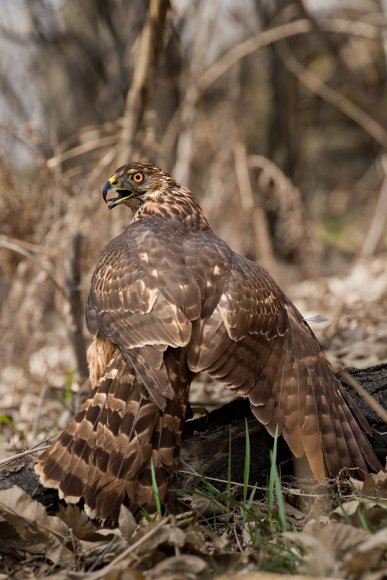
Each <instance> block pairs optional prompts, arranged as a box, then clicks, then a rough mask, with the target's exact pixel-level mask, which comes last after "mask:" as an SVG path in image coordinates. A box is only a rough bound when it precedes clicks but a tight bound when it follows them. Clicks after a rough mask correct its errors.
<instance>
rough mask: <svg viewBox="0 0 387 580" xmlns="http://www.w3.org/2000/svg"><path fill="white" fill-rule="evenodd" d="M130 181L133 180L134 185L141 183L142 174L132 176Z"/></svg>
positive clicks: (142, 179)
mask: <svg viewBox="0 0 387 580" xmlns="http://www.w3.org/2000/svg"><path fill="white" fill-rule="evenodd" d="M132 179H133V181H134V183H141V182H142V181H144V175H143V174H142V173H140V172H138V173H135V174H134V175H133V176H132Z"/></svg>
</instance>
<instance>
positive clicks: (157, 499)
mask: <svg viewBox="0 0 387 580" xmlns="http://www.w3.org/2000/svg"><path fill="white" fill-rule="evenodd" d="M151 477H152V489H153V496H154V499H155V506H156V511H157V515H158V516H159V517H161V515H162V514H161V502H160V495H159V487H158V485H157V480H156V471H155V466H154V465H153V461H151Z"/></svg>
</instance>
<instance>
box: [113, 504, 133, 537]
mask: <svg viewBox="0 0 387 580" xmlns="http://www.w3.org/2000/svg"><path fill="white" fill-rule="evenodd" d="M118 529H119V530H120V533H121V536H122V537H123V539H124V540H129V539H130V538H131V537H132V536H133V534H134V532H135V531H136V529H137V523H136V520H135V519H134V516H133V514H132V512H131V511H130V510H129V509H128V508H127V507H125V506H124V505H121V508H120V515H119V517H118Z"/></svg>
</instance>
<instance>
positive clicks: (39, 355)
mask: <svg viewBox="0 0 387 580" xmlns="http://www.w3.org/2000/svg"><path fill="white" fill-rule="evenodd" d="M0 8H1V10H0V47H1V51H0V86H1V94H0V135H1V139H0V300H1V312H0V316H1V318H0V325H1V333H0V352H1V365H0V430H1V432H2V438H3V440H4V441H6V445H7V447H8V450H9V449H11V448H12V449H15V450H16V449H19V448H21V447H23V446H26V445H30V444H32V443H33V442H35V441H37V440H41V439H42V438H44V437H45V436H46V435H48V434H49V433H50V432H52V431H53V429H55V428H56V429H58V428H61V427H63V426H64V425H65V424H66V422H67V421H68V419H69V417H70V416H71V413H72V412H73V409H74V407H75V406H76V405H77V403H78V399H79V396H81V395H79V394H80V393H81V394H82V392H83V391H84V390H85V389H87V388H88V382H87V378H86V377H87V367H86V363H85V349H86V347H87V344H88V342H89V340H90V337H89V336H88V333H87V331H86V329H85V325H84V304H85V302H86V297H87V292H88V288H89V284H90V278H91V275H92V272H93V268H94V265H95V262H96V260H97V257H98V254H99V252H100V251H101V249H102V247H103V246H104V245H105V244H106V242H107V241H108V240H109V239H111V238H112V237H113V236H114V235H116V234H118V233H119V232H120V231H121V230H122V229H123V227H124V226H125V225H126V224H127V223H128V222H129V220H130V211H129V210H128V209H126V208H121V209H118V210H117V209H116V210H115V211H114V212H111V213H109V212H108V211H107V208H106V206H105V204H104V203H103V200H102V197H101V193H100V192H101V189H102V186H103V184H104V182H105V181H106V179H107V178H108V177H109V176H110V175H111V174H112V173H113V171H114V170H115V169H116V168H117V167H118V166H119V165H122V164H124V163H125V162H128V161H134V160H149V161H152V162H154V163H157V164H158V165H160V166H161V167H162V168H163V169H165V170H166V171H168V172H169V173H171V174H172V175H173V176H174V177H175V178H176V179H177V181H179V182H180V183H182V184H183V185H187V186H188V187H190V188H191V189H192V190H193V191H195V192H196V194H197V196H198V198H199V200H200V203H201V205H202V206H203V208H204V210H205V212H206V214H207V216H208V218H209V221H210V224H211V225H212V227H213V229H214V230H215V231H216V233H217V234H219V235H220V236H221V237H223V238H224V239H225V240H226V241H227V242H228V243H229V244H230V245H231V246H232V247H233V249H235V250H236V251H238V252H240V253H242V254H244V255H246V256H248V257H249V258H251V259H252V260H258V261H260V262H261V263H262V264H263V265H264V266H265V267H267V268H268V269H269V270H270V272H271V273H272V274H273V275H274V277H275V278H276V279H277V281H278V282H279V283H280V285H281V286H282V287H283V288H284V289H285V290H286V292H287V293H288V294H289V295H290V297H291V298H292V299H293V300H294V301H295V302H296V304H297V306H298V307H299V308H300V309H301V310H302V312H303V313H304V314H317V313H318V314H323V315H325V316H328V317H329V318H330V323H329V324H326V325H325V326H324V327H321V328H317V329H316V332H317V333H318V336H319V338H320V340H321V341H322V342H323V344H324V346H325V347H326V348H327V349H328V350H329V355H330V357H331V358H332V360H333V361H334V362H335V364H336V365H337V366H345V365H347V366H348V365H353V366H370V365H373V364H377V363H379V362H382V361H386V360H387V315H386V306H387V294H386V287H387V273H386V264H387V253H386V250H387V248H386V242H387V238H386V228H385V220H386V216H387V179H386V175H387V156H386V153H385V149H386V147H387V109H386V103H387V98H386V75H387V69H386V56H387V55H386V48H387V44H386V29H387V2H386V1H384V0H329V1H327V0H325V1H323V0H308V1H307V0H240V1H238V2H236V1H233V0H213V1H211V2H206V1H205V0H194V1H190V0H170V1H167V0H148V1H145V0H131V1H130V2H127V1H125V0H88V1H87V2H79V1H78V0H0ZM193 397H194V398H196V400H198V401H204V402H206V401H207V402H208V404H212V403H213V402H214V399H215V402H216V403H219V402H220V401H222V400H224V398H225V395H224V392H223V391H220V390H219V388H218V386H217V385H214V384H212V383H208V382H207V381H205V380H204V381H203V382H201V383H198V384H197V385H196V386H195V387H193Z"/></svg>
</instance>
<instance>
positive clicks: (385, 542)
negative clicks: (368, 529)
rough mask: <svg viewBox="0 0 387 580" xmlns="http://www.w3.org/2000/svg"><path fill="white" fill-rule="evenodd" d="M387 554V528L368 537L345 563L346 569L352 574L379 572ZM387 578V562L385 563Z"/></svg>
mask: <svg viewBox="0 0 387 580" xmlns="http://www.w3.org/2000/svg"><path fill="white" fill-rule="evenodd" d="M386 554H387V528H384V529H383V530H380V531H379V532H377V533H376V534H373V535H371V536H368V538H367V539H366V540H365V541H364V542H362V543H361V544H360V545H359V546H358V547H357V549H356V550H354V551H353V553H352V554H350V557H349V558H348V560H347V561H346V562H345V569H346V570H347V572H348V573H350V574H359V573H361V572H364V571H367V570H379V569H380V562H381V559H382V557H383V555H386ZM385 571H386V577H387V562H386V563H385Z"/></svg>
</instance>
